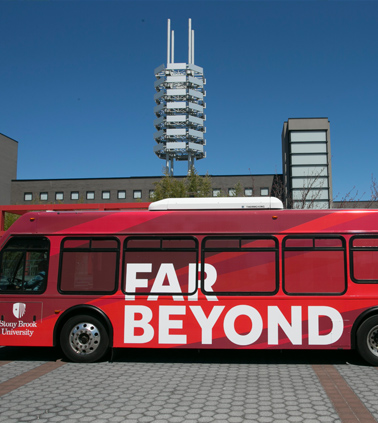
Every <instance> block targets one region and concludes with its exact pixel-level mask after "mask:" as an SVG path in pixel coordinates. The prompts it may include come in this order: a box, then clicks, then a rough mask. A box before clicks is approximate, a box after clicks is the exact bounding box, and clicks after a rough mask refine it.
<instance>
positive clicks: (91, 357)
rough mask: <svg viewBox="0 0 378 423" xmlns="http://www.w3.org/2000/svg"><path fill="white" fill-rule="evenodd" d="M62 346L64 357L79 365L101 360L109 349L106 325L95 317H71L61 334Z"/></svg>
mask: <svg viewBox="0 0 378 423" xmlns="http://www.w3.org/2000/svg"><path fill="white" fill-rule="evenodd" d="M60 346H61V348H62V350H63V353H64V355H65V356H66V357H67V358H68V359H69V360H71V361H75V362H77V363H93V362H94V361H98V360H100V359H101V358H102V357H103V356H104V355H105V354H106V352H107V350H108V348H109V336H108V334H107V332H106V329H105V327H104V325H103V324H102V323H101V322H100V321H99V320H98V319H96V318H95V317H92V316H87V315H78V316H74V317H71V318H70V319H68V320H67V322H66V323H65V324H64V326H63V328H62V330H61V332H60Z"/></svg>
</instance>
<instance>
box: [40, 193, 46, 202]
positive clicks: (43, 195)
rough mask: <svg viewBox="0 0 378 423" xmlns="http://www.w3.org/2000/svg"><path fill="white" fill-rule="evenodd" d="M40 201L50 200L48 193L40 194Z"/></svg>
mask: <svg viewBox="0 0 378 423" xmlns="http://www.w3.org/2000/svg"><path fill="white" fill-rule="evenodd" d="M39 199H40V200H41V201H47V200H48V195H47V192H40V193H39Z"/></svg>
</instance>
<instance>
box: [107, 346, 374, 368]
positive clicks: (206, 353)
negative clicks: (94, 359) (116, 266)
mask: <svg viewBox="0 0 378 423" xmlns="http://www.w3.org/2000/svg"><path fill="white" fill-rule="evenodd" d="M112 355H113V356H112V358H111V361H113V362H138V363H140V362H144V363H208V364H210V363H218V364H219V363H224V364H310V365H313V364H334V365H337V364H344V365H345V364H352V365H358V366H368V364H367V363H366V362H365V361H364V360H362V358H361V357H360V356H359V355H358V353H357V352H356V351H350V350H348V351H333V350H328V351H327V350H183V349H114V351H113V354H112Z"/></svg>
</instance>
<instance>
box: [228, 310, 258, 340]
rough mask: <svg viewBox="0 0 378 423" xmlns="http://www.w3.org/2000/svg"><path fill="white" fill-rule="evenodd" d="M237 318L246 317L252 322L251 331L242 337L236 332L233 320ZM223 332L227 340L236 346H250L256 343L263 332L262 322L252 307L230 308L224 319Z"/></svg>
mask: <svg viewBox="0 0 378 423" xmlns="http://www.w3.org/2000/svg"><path fill="white" fill-rule="evenodd" d="M239 316H247V317H249V318H250V320H251V322H252V329H251V331H250V332H249V333H246V334H244V335H241V334H239V333H238V332H236V329H235V320H236V319H237V318H238V317H239ZM223 327H224V332H225V334H226V336H227V338H228V339H229V340H230V341H231V342H233V343H234V344H236V345H250V344H253V343H254V342H256V341H257V340H258V339H259V337H260V335H261V333H262V330H263V321H262V318H261V315H260V313H259V312H258V311H257V310H256V309H255V308H253V307H251V306H247V305H238V306H235V307H233V308H231V309H230V310H229V311H228V313H227V314H226V316H225V318H224V323H223Z"/></svg>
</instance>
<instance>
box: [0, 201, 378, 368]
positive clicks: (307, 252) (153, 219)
mask: <svg viewBox="0 0 378 423" xmlns="http://www.w3.org/2000/svg"><path fill="white" fill-rule="evenodd" d="M0 243H1V245H0V316H1V320H0V345H3V346H46V347H47V346H58V345H59V346H60V347H61V349H62V351H63V353H64V354H65V356H66V357H67V358H68V359H69V360H72V361H76V362H93V361H97V360H100V359H101V358H104V356H105V354H106V353H107V352H108V351H109V350H110V349H111V348H113V347H114V348H120V347H124V348H140V347H148V348H196V349H200V348H216V349H231V348H238V349H246V348H249V349H289V348H292V349H294V348H296V349H300V348H301V349H350V348H357V350H358V351H359V353H360V354H361V356H362V357H363V358H364V359H365V360H366V361H368V362H369V363H371V364H373V365H378V211H377V210H283V209H282V203H280V202H279V200H277V199H274V198H270V197H269V198H263V199H258V198H252V199H248V198H240V199H237V198H231V199H220V198H219V199H216V198H214V199H195V198H192V199H182V200H179V199H177V200H163V201H162V202H156V203H152V204H151V206H150V210H146V211H125V212H123V211H114V212H111V211H103V212H96V211H93V212H88V211H84V212H33V213H28V214H25V215H24V216H22V217H21V218H20V219H19V220H17V222H15V223H14V224H13V225H12V226H11V228H10V229H9V230H8V231H7V232H6V233H5V234H4V236H3V237H2V238H1V240H0Z"/></svg>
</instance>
